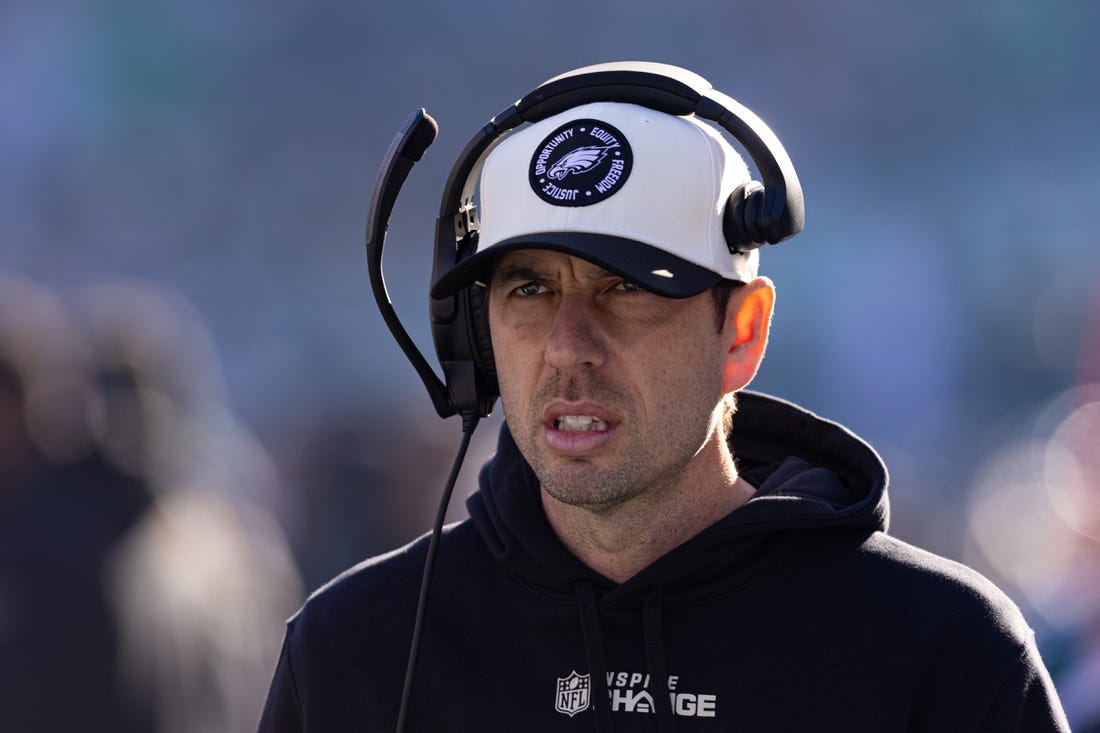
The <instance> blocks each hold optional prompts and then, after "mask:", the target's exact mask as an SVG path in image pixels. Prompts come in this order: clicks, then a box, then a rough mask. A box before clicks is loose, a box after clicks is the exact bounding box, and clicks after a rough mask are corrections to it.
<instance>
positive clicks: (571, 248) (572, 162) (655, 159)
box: [431, 102, 759, 299]
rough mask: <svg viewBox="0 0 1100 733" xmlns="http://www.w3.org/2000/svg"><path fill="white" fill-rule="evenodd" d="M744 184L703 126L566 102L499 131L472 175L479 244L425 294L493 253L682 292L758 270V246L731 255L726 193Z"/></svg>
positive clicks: (478, 270) (443, 292)
mask: <svg viewBox="0 0 1100 733" xmlns="http://www.w3.org/2000/svg"><path fill="white" fill-rule="evenodd" d="M748 180H749V172H748V168H747V167H746V165H745V162H744V160H743V159H742V158H741V156H740V155H739V154H738V153H737V152H736V151H735V150H734V149H733V147H732V146H731V145H730V144H729V143H728V142H727V141H726V140H725V138H724V137H722V135H721V134H720V133H719V132H718V131H717V130H716V129H715V128H713V127H711V126H710V125H708V124H706V123H704V122H702V121H700V120H698V119H696V118H695V117H694V116H692V115H689V116H683V117H681V116H676V115H671V114H667V113H664V112H659V111H656V110H652V109H649V108H647V107H642V106H639V105H635V104H625V103H619V102H594V103H590V104H585V105H581V106H579V107H573V108H571V109H568V110H566V111H565V112H561V113H559V114H557V115H554V116H552V117H549V118H547V119H545V120H542V121H540V122H537V123H535V124H532V125H529V126H527V127H525V128H521V129H520V130H519V131H517V132H514V133H512V134H511V135H509V136H507V137H505V138H504V139H503V140H501V141H500V142H499V143H497V144H496V146H495V147H494V148H493V149H492V150H491V151H490V152H489V154H488V156H486V158H485V162H484V166H483V168H482V171H481V178H480V182H479V202H478V204H479V205H478V208H479V218H480V231H479V234H478V245H477V251H476V253H475V254H474V255H472V256H470V257H468V258H466V259H464V260H462V261H460V262H459V263H458V264H457V265H455V267H453V268H452V269H450V270H448V271H447V272H445V273H444V274H443V275H442V276H441V277H440V278H439V280H438V281H437V282H436V283H435V285H434V286H433V287H432V292H431V295H432V297H433V298H436V299H440V298H445V297H448V296H450V295H453V294H454V293H455V292H457V291H458V290H460V289H461V288H463V287H467V286H469V285H472V284H473V283H474V282H475V281H478V280H482V281H484V278H486V276H487V274H488V272H489V271H490V268H491V266H492V263H493V262H494V261H495V259H496V256H497V255H499V254H500V253H501V252H505V251H508V250H515V249H550V250H555V251H559V252H564V253H566V254H570V255H574V256H577V257H581V258H583V259H585V260H589V261H591V262H594V263H596V264H598V265H599V266H601V267H603V268H605V269H607V270H608V271H610V272H614V273H615V274H617V275H620V276H621V277H624V278H626V279H628V280H630V281H631V282H633V283H635V284H637V285H639V286H641V287H643V288H645V289H647V290H651V291H653V292H655V293H657V294H659V295H664V296H666V297H672V298H684V297H689V296H692V295H696V294H698V293H701V292H703V291H704V290H707V289H708V288H710V287H712V286H714V285H715V284H717V283H718V282H719V281H720V280H722V279H728V280H734V281H739V282H748V281H749V280H752V279H753V278H754V277H756V273H757V269H758V264H759V253H758V252H757V251H756V250H755V249H754V250H751V251H748V252H731V251H730V247H729V246H728V245H727V243H726V239H725V236H724V234H723V230H722V221H723V214H724V212H725V208H726V203H727V201H728V199H729V196H730V193H731V192H732V191H733V190H734V189H735V188H736V187H738V186H740V185H742V184H744V183H746V182H747V181H748Z"/></svg>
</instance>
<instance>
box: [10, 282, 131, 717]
mask: <svg viewBox="0 0 1100 733" xmlns="http://www.w3.org/2000/svg"><path fill="white" fill-rule="evenodd" d="M82 336H83V334H82V333H81V331H80V330H79V329H78V327H77V325H76V323H75V321H74V320H73V318H72V314H71V312H70V310H69V308H68V305H67V304H66V303H65V302H64V301H63V300H62V299H61V298H60V297H59V296H58V295H56V294H55V293H53V292H52V291H49V290H47V289H46V288H45V287H44V286H41V285H39V284H37V283H34V282H32V281H30V280H28V279H27V278H23V277H20V276H17V275H15V274H13V273H0V727H3V728H4V729H6V730H13V731H35V732H37V731H61V730H135V731H145V730H153V729H152V728H151V727H150V722H151V721H150V720H149V718H148V717H147V716H146V715H145V712H144V711H143V710H141V709H140V706H137V705H135V704H134V702H135V701H134V700H133V699H132V698H131V697H130V696H129V695H128V694H127V693H126V691H125V690H124V689H122V687H121V686H120V685H119V684H118V678H119V674H120V670H121V659H120V652H119V637H120V629H119V627H118V621H117V618H116V617H115V614H114V612H113V609H112V607H111V601H110V598H109V594H108V593H107V591H106V589H105V587H104V584H103V567H104V565H105V563H107V562H108V558H109V557H110V554H111V552H112V551H113V549H114V548H115V547H116V546H117V545H118V543H119V542H120V541H121V539H122V538H123V537H124V536H125V535H126V533H127V532H128V531H129V530H130V529H131V528H132V527H133V526H134V525H135V524H136V523H137V522H138V521H139V518H140V517H141V516H142V514H143V513H144V512H145V511H146V510H147V509H148V508H149V506H150V504H151V503H152V493H151V491H150V488H149V486H148V485H147V484H146V483H145V481H144V480H143V479H142V478H141V477H139V476H135V475H133V474H131V473H128V472H126V471H122V470H120V469H119V468H118V467H117V466H115V465H114V464H112V463H111V462H110V461H109V460H107V459H106V457H105V456H104V454H103V453H102V452H101V451H99V450H97V449H96V447H95V445H94V442H93V436H92V434H91V431H90V423H89V417H90V415H91V413H92V411H93V407H94V401H95V400H94V391H93V388H92V382H91V371H90V366H91V363H90V361H89V354H88V352H87V351H86V350H85V349H82V348H81V347H82V345H84V344H85V341H84V339H83V338H82Z"/></svg>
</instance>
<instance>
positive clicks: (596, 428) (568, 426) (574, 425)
mask: <svg viewBox="0 0 1100 733" xmlns="http://www.w3.org/2000/svg"><path fill="white" fill-rule="evenodd" d="M554 428H555V429H556V430H562V431H564V432H567V433H587V432H603V431H605V430H607V428H608V424H607V423H606V422H605V421H603V420H601V419H600V418H598V417H596V416H595V415H562V416H560V417H558V418H557V419H555V420H554Z"/></svg>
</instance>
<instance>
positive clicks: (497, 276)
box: [493, 265, 549, 282]
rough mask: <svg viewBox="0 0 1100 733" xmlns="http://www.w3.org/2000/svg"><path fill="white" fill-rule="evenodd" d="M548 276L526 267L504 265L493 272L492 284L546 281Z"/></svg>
mask: <svg viewBox="0 0 1100 733" xmlns="http://www.w3.org/2000/svg"><path fill="white" fill-rule="evenodd" d="M548 277H549V274H548V273H547V272H544V271H539V270H536V269H535V268H534V267H530V266H528V265H504V266H503V267H498V268H496V269H495V270H493V282H515V281H516V280H546V279H547V278H548Z"/></svg>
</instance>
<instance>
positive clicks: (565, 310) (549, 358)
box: [546, 294, 606, 369]
mask: <svg viewBox="0 0 1100 733" xmlns="http://www.w3.org/2000/svg"><path fill="white" fill-rule="evenodd" d="M596 315H597V314H596V313H595V310H594V306H593V304H592V302H591V301H590V300H589V299H588V298H586V297H584V296H581V295H574V294H565V295H563V296H562V297H561V300H560V301H559V303H558V308H557V311H556V312H555V314H554V321H553V323H552V325H551V327H550V334H549V337H548V338H547V343H546V363H547V364H549V365H550V366H552V367H555V368H556V369H570V368H572V367H577V366H600V365H601V364H603V362H604V358H605V356H606V351H605V348H606V343H605V339H604V337H603V333H602V329H601V327H600V324H599V322H598V319H597V317H596Z"/></svg>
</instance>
